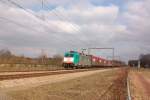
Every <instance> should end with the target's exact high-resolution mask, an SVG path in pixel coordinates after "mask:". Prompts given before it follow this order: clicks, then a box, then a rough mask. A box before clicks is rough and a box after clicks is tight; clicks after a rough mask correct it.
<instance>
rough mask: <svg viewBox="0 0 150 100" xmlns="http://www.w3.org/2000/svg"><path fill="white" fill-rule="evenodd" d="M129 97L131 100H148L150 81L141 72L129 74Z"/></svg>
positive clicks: (149, 98)
mask: <svg viewBox="0 0 150 100" xmlns="http://www.w3.org/2000/svg"><path fill="white" fill-rule="evenodd" d="M130 82H131V96H132V98H133V100H150V79H149V78H148V77H147V76H145V75H143V73H142V72H138V71H135V72H131V74H130Z"/></svg>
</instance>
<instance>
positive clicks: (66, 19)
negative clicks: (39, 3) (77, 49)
mask: <svg viewBox="0 0 150 100" xmlns="http://www.w3.org/2000/svg"><path fill="white" fill-rule="evenodd" d="M44 1H45V2H46V3H47V4H48V2H47V0H44ZM43 5H44V7H46V8H47V9H48V11H51V10H50V8H49V7H48V6H47V5H45V4H44V3H43ZM51 13H53V14H54V15H55V16H56V17H57V18H58V19H60V20H62V21H63V20H64V21H68V22H70V25H71V27H72V29H73V30H74V31H75V32H78V33H80V34H82V33H81V31H79V29H78V28H77V27H76V26H75V25H74V24H72V23H71V21H70V19H69V18H68V17H66V16H64V15H63V14H62V13H61V12H59V14H58V12H57V11H56V9H53V10H52V11H51ZM60 16H61V17H60ZM71 35H72V36H73V37H76V34H71ZM77 35H78V34H77ZM78 36H79V35H78ZM77 39H78V40H80V41H82V43H84V44H87V42H86V41H84V40H82V39H80V38H77ZM82 43H81V44H82Z"/></svg>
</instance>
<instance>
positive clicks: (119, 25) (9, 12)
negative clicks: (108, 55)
mask: <svg viewBox="0 0 150 100" xmlns="http://www.w3.org/2000/svg"><path fill="white" fill-rule="evenodd" d="M16 1H18V2H19V3H20V4H23V3H24V6H25V7H27V8H28V11H30V12H31V13H33V14H35V15H37V16H39V17H41V18H42V16H44V17H43V18H44V19H45V20H44V21H42V20H40V19H38V18H36V17H35V16H33V15H32V14H30V13H27V12H25V11H24V10H21V9H19V8H16V7H14V6H9V7H8V6H6V5H4V4H2V3H0V22H1V23H0V45H1V46H2V48H3V47H5V46H6V47H8V48H14V49H13V50H14V51H19V49H20V50H22V51H23V52H25V53H26V54H27V55H32V53H27V52H30V51H34V49H36V50H37V51H40V50H41V49H42V48H45V49H47V50H52V52H55V53H56V52H61V53H63V52H64V51H65V50H70V49H73V48H76V49H79V48H84V47H97V46H99V47H115V48H117V49H118V52H117V53H118V54H119V55H121V56H125V57H128V58H129V57H131V55H133V56H135V57H137V55H138V54H139V53H141V52H142V51H143V52H146V51H145V50H142V49H140V48H141V47H146V48H149V47H148V46H147V45H150V44H149V43H150V41H149V37H150V34H149V29H150V22H149V17H150V7H149V5H148V4H149V0H138V1H136V0H132V1H130V0H128V2H127V3H126V4H124V5H125V7H126V9H125V10H124V11H120V9H119V7H118V6H116V5H109V6H95V5H92V4H91V3H90V2H88V1H84V0H83V1H80V3H77V2H75V1H71V0H62V1H59V2H58V1H57V0H49V3H51V4H52V5H55V6H56V8H55V9H51V10H49V11H48V10H44V11H42V10H41V11H39V12H37V11H33V10H31V9H30V8H32V9H33V7H34V6H36V5H39V4H40V3H39V2H37V1H35V0H31V2H32V3H31V2H27V1H26V0H23V1H21V0H16ZM74 2H75V3H74ZM67 4H68V5H67ZM64 5H67V7H66V6H64ZM31 6H32V7H31ZM56 14H58V15H56ZM3 18H6V19H3ZM7 19H9V20H7ZM143 45H144V46H143ZM15 48H19V49H15ZM27 48H30V49H27ZM31 49H32V50H31ZM135 49H137V50H136V51H135V52H134V50H135ZM131 53H132V54H131ZM36 54H37V53H34V55H36ZM51 54H53V53H51ZM125 59H127V58H125Z"/></svg>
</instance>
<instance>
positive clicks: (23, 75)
mask: <svg viewBox="0 0 150 100" xmlns="http://www.w3.org/2000/svg"><path fill="white" fill-rule="evenodd" d="M92 70H97V69H80V70H58V71H46V72H33V73H31V72H30V73H28V72H27V73H18V74H17V73H16V74H4V75H3V74H0V81H2V80H12V79H21V78H29V77H40V76H47V75H58V74H67V73H75V72H83V71H92Z"/></svg>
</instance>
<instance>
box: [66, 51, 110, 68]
mask: <svg viewBox="0 0 150 100" xmlns="http://www.w3.org/2000/svg"><path fill="white" fill-rule="evenodd" d="M102 66H105V67H109V66H112V61H110V60H106V59H104V58H100V57H96V56H93V55H87V54H84V53H79V52H76V51H69V52H66V53H65V54H64V59H63V67H65V68H85V67H102Z"/></svg>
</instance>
